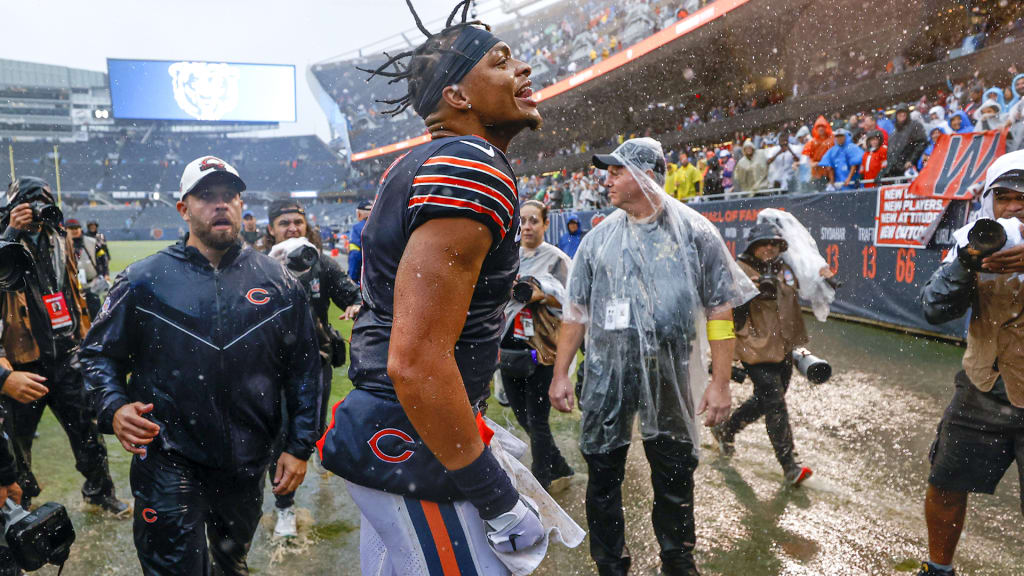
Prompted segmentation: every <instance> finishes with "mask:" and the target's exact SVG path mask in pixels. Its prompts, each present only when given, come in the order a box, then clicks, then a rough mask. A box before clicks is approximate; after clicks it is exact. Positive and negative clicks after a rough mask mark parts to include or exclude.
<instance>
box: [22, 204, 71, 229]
mask: <svg viewBox="0 0 1024 576" xmlns="http://www.w3.org/2000/svg"><path fill="white" fill-rule="evenodd" d="M28 205H29V207H31V208H32V221H33V222H39V223H40V224H46V225H47V226H49V227H51V228H54V229H57V228H60V227H62V226H64V213H63V212H61V210H60V208H58V207H57V206H54V205H53V204H50V203H47V202H42V201H40V200H36V201H34V202H29V203H28Z"/></svg>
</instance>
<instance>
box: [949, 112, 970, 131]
mask: <svg viewBox="0 0 1024 576" xmlns="http://www.w3.org/2000/svg"><path fill="white" fill-rule="evenodd" d="M947 124H948V125H949V129H950V130H951V131H952V133H953V134H969V133H971V132H974V124H973V123H971V118H970V116H968V115H967V113H966V112H964V111H963V110H957V111H956V112H954V113H953V114H952V115H951V116H950V117H949V121H947Z"/></svg>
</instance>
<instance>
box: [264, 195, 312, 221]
mask: <svg viewBox="0 0 1024 576" xmlns="http://www.w3.org/2000/svg"><path fill="white" fill-rule="evenodd" d="M282 214H301V215H302V216H303V217H305V216H306V211H305V210H304V209H303V208H302V204H299V203H298V202H296V201H295V200H274V201H273V202H271V203H270V207H269V208H267V221H268V222H270V223H271V224H273V223H274V220H277V217H278V216H280V215H282Z"/></svg>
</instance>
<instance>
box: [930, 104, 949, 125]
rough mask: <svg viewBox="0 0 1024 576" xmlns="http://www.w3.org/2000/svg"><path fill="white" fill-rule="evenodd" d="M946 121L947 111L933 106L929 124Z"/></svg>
mask: <svg viewBox="0 0 1024 576" xmlns="http://www.w3.org/2000/svg"><path fill="white" fill-rule="evenodd" d="M945 121H946V109H945V108H943V107H942V106H932V107H931V109H929V110H928V123H929V124H937V123H940V122H945Z"/></svg>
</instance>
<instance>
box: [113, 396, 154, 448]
mask: <svg viewBox="0 0 1024 576" xmlns="http://www.w3.org/2000/svg"><path fill="white" fill-rule="evenodd" d="M152 411H153V405H152V404H143V403H142V402H132V403H131V404H125V405H124V406H121V407H120V408H118V409H117V412H114V423H113V427H114V435H115V436H117V439H118V441H120V442H121V446H123V447H124V449H125V450H127V451H129V452H131V453H132V454H136V455H139V456H145V455H146V445H147V444H149V443H151V442H152V441H153V439H154V438H156V437H157V435H158V434H160V426H158V425H157V424H156V423H155V422H151V421H149V420H147V419H145V418H143V415H144V414H149V413H150V412H152Z"/></svg>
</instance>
